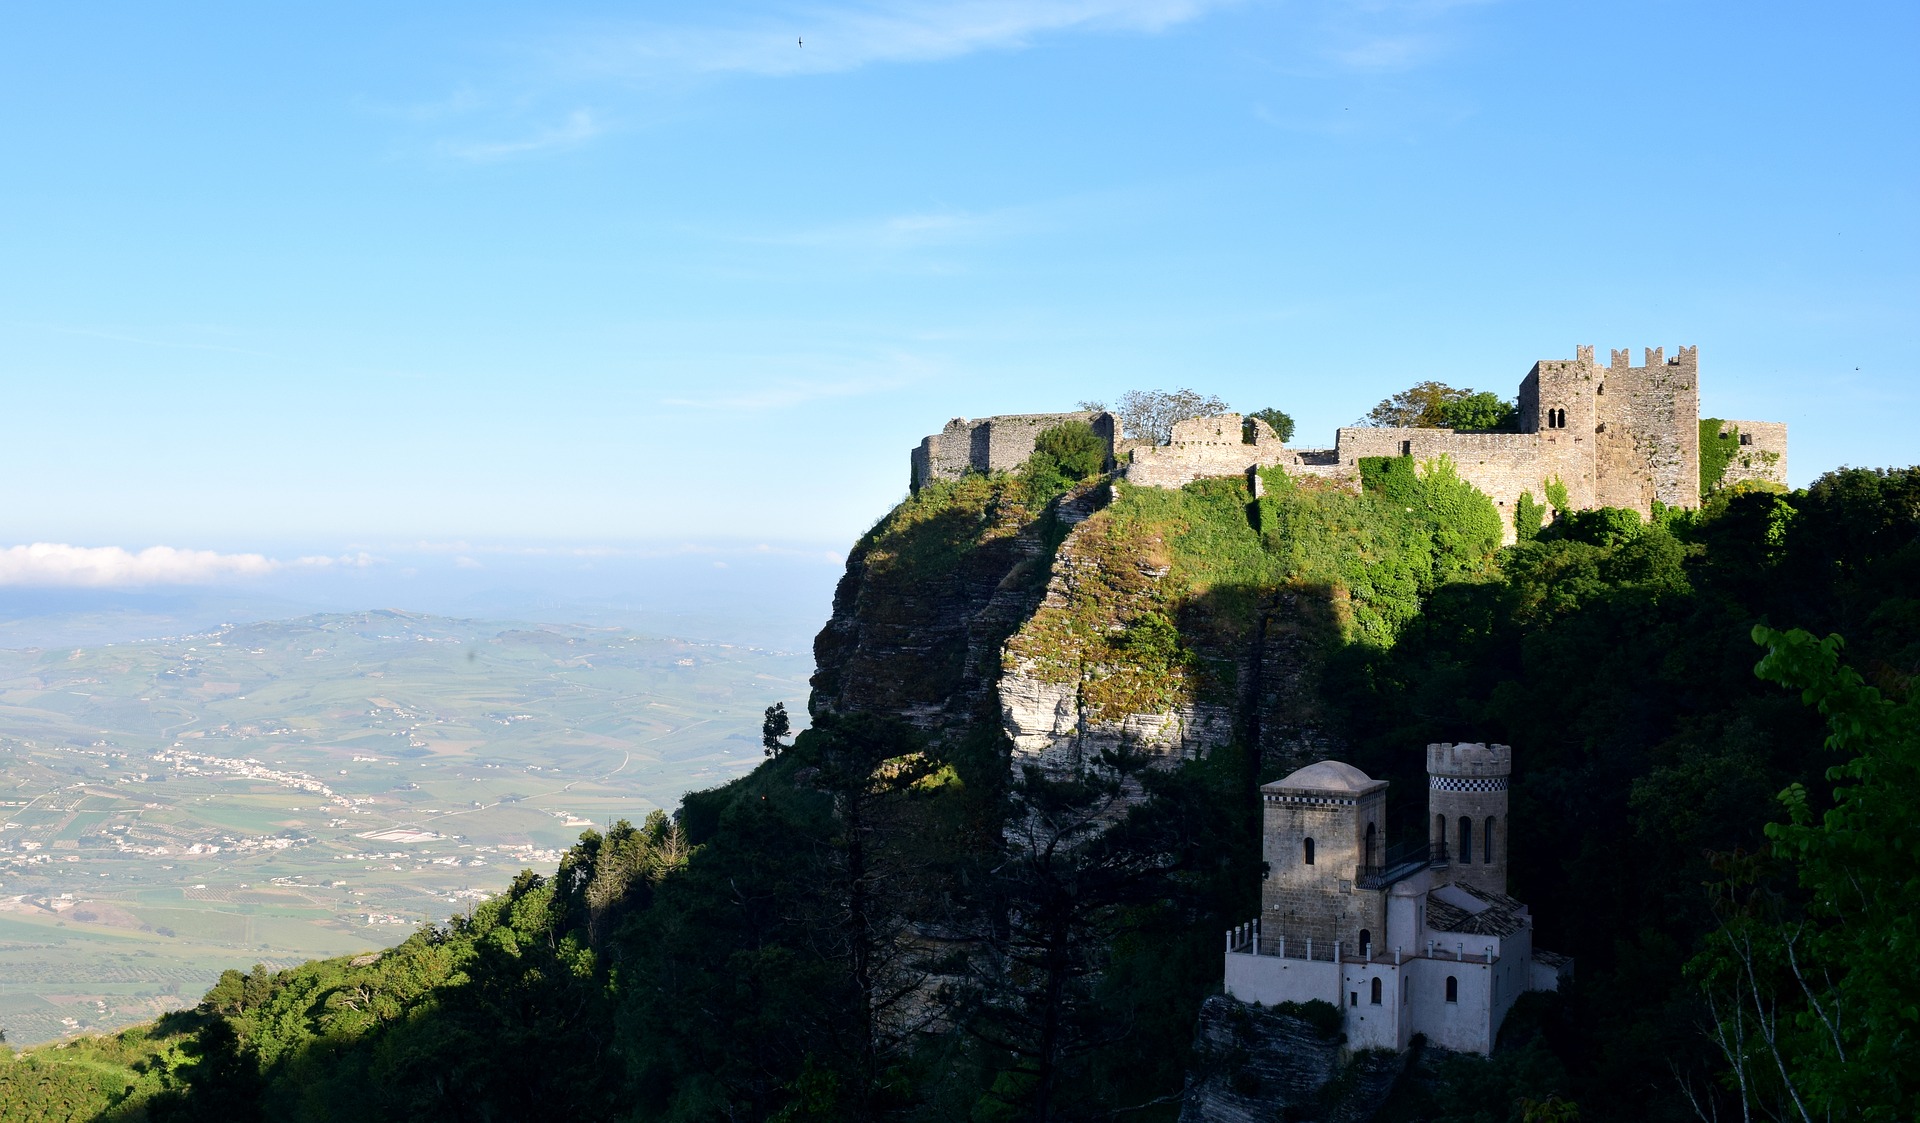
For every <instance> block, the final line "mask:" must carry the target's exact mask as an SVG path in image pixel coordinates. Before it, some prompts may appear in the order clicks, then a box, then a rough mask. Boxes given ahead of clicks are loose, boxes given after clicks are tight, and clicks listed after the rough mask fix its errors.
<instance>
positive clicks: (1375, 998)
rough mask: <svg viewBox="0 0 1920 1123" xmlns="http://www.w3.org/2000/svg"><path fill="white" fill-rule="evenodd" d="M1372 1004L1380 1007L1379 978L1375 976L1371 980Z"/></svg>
mask: <svg viewBox="0 0 1920 1123" xmlns="http://www.w3.org/2000/svg"><path fill="white" fill-rule="evenodd" d="M1373 1004H1374V1005H1375V1006H1378V1005H1380V977H1379V976H1378V975H1375V976H1374V979H1373Z"/></svg>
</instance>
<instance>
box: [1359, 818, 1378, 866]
mask: <svg viewBox="0 0 1920 1123" xmlns="http://www.w3.org/2000/svg"><path fill="white" fill-rule="evenodd" d="M1376 837H1377V832H1376V831H1375V830H1374V829H1373V824H1372V823H1368V824H1367V851H1366V857H1364V858H1362V859H1361V860H1360V864H1361V865H1364V866H1377V865H1379V864H1380V863H1379V862H1378V861H1376V860H1375V858H1374V850H1373V843H1374V839H1375V838H1376Z"/></svg>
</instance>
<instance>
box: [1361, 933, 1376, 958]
mask: <svg viewBox="0 0 1920 1123" xmlns="http://www.w3.org/2000/svg"><path fill="white" fill-rule="evenodd" d="M1372 950H1373V933H1372V932H1369V931H1367V930H1366V929H1365V928H1362V929H1360V956H1361V958H1363V959H1364V958H1365V957H1366V955H1367V953H1368V952H1369V951H1372Z"/></svg>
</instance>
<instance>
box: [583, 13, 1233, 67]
mask: <svg viewBox="0 0 1920 1123" xmlns="http://www.w3.org/2000/svg"><path fill="white" fill-rule="evenodd" d="M1231 2H1232V0H947V2H933V3H929V2H926V0H907V2H898V0H896V2H893V3H869V4H863V5H847V6H842V7H839V8H818V9H811V10H800V9H795V10H789V11H786V12H783V13H780V14H778V15H768V16H762V17H760V18H759V19H757V20H755V21H753V22H751V23H736V24H733V25H731V26H707V27H686V26H680V27H674V26H661V25H655V26H643V27H635V28H632V29H630V30H627V31H626V32H624V33H612V34H609V33H608V32H607V30H606V29H605V28H599V29H596V30H595V31H594V33H593V34H591V35H590V36H582V37H581V38H579V39H577V40H573V41H569V42H567V43H564V44H562V45H561V47H560V48H559V50H558V51H557V52H556V54H557V55H558V60H559V62H560V64H561V65H562V66H563V67H564V68H565V69H567V70H569V71H571V72H574V73H576V74H582V75H594V74H599V75H607V76H618V77H624V78H636V77H637V78H649V77H666V76H670V75H674V74H688V73H694V74H703V73H704V74H713V73H745V74H759V75H768V76H781V75H793V74H823V73H833V72H836V71H844V70H853V69H856V68H858V67H862V66H868V65H872V64H875V63H889V62H929V61H935V60H939V59H946V58H954V57H957V56H960V55H966V54H972V53H974V52H976V51H986V50H1018V49H1021V48H1024V47H1027V46H1030V45H1031V44H1032V43H1033V41H1034V40H1035V39H1037V38H1039V37H1040V36H1043V35H1048V34H1056V33H1061V32H1072V31H1096V32H1101V31H1104V32H1116V31H1118V32H1136V33H1148V34H1151V33H1155V32H1160V31H1164V30H1166V29H1167V28H1169V27H1172V26H1175V25H1177V24H1182V23H1186V22H1188V21H1191V20H1193V19H1197V18H1198V17H1200V16H1202V15H1204V14H1206V13H1207V12H1208V11H1210V10H1212V9H1215V8H1221V7H1225V6H1227V5H1228V4H1229V3H1231Z"/></svg>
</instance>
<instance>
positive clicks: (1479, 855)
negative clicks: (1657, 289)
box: [1427, 742, 1513, 893]
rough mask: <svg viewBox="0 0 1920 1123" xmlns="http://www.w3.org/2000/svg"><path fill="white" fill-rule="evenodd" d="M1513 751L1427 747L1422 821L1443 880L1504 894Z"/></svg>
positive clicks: (1496, 747) (1485, 747) (1467, 746)
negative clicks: (1441, 858)
mask: <svg viewBox="0 0 1920 1123" xmlns="http://www.w3.org/2000/svg"><path fill="white" fill-rule="evenodd" d="M1512 774H1513V749H1512V748H1510V747H1508V746H1506V745H1486V744H1477V743H1465V742H1463V743H1461V744H1437V745H1428V746H1427V817H1428V820H1429V821H1430V822H1431V823H1432V824H1433V826H1432V838H1433V842H1434V846H1435V853H1436V854H1438V853H1441V852H1444V853H1445V854H1446V855H1447V859H1448V861H1447V867H1446V870H1447V872H1446V874H1445V875H1444V876H1445V878H1446V880H1448V881H1451V882H1454V883H1456V884H1460V885H1470V886H1472V887H1474V888H1475V889H1484V890H1487V891H1489V892H1493V893H1505V892H1506V891H1507V782H1508V780H1509V778H1510V777H1511V776H1512Z"/></svg>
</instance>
